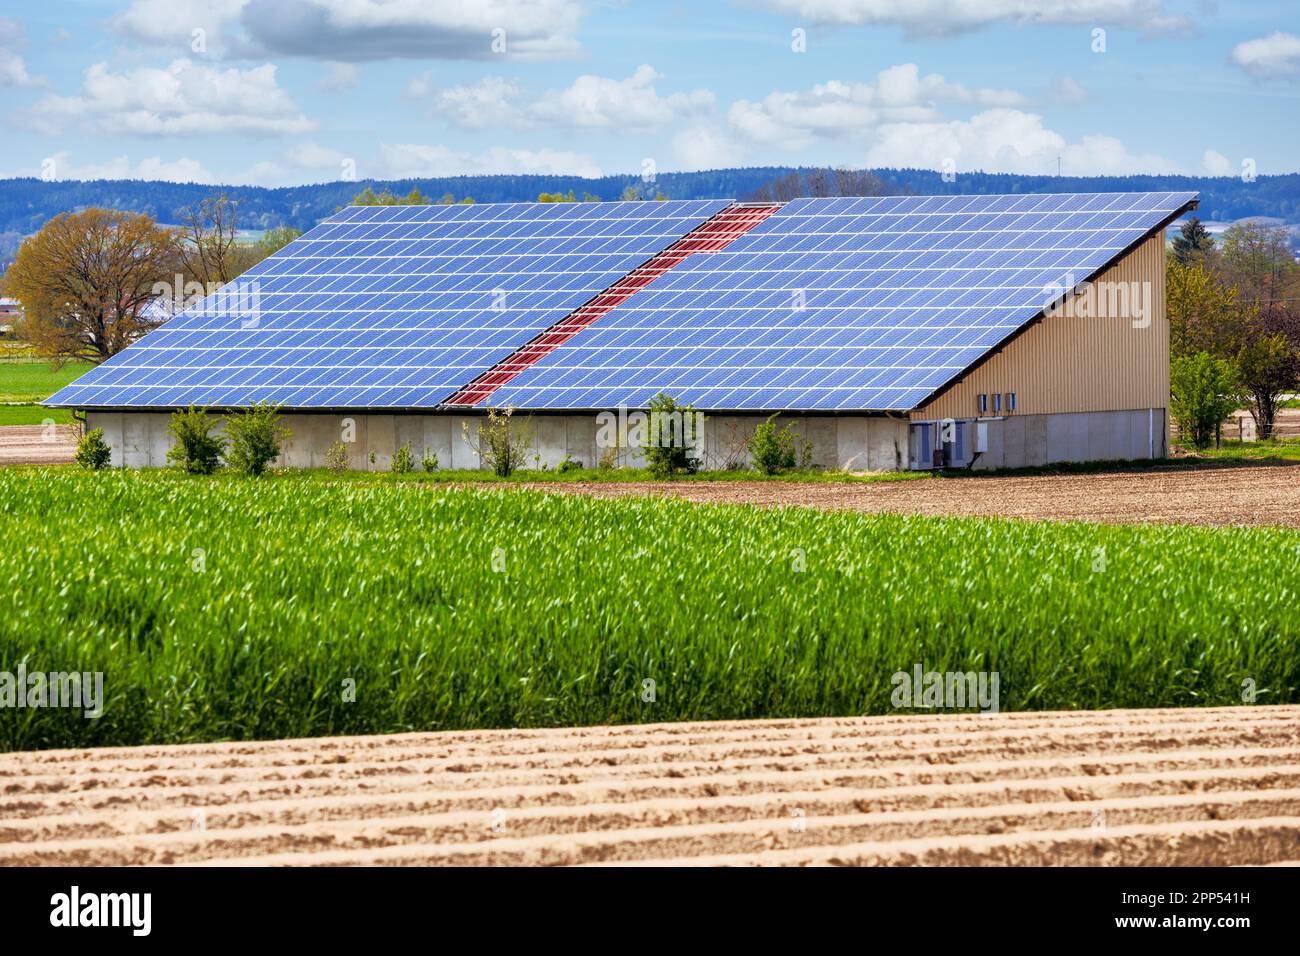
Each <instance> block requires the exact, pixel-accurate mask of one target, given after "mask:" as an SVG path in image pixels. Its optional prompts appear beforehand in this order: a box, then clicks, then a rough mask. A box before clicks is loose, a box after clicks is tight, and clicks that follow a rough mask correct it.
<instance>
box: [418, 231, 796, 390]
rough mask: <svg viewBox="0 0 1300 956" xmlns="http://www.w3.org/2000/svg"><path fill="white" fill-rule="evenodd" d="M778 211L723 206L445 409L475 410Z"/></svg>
mask: <svg viewBox="0 0 1300 956" xmlns="http://www.w3.org/2000/svg"><path fill="white" fill-rule="evenodd" d="M779 208H780V206H728V207H727V208H726V209H724V210H722V212H719V213H717V214H715V215H714V216H713V217H712V218H711V219H708V220H706V221H705V222H703V223H701V224H700V225H698V226H696V227H695V228H694V229H692V230H691V231H690V232H688V233H687V234H686V235H684V236H682V238H680V239H678V240H677V241H676V242H674V243H673V244H672V245H671V246H669V247H668V248H667V249H665V250H664V251H663V252H660V253H659V254H658V255H655V256H653V257H652V258H650V259H648V260H647V261H646V262H644V263H642V264H641V265H639V266H637V267H636V268H635V269H633V270H632V271H631V272H629V273H628V274H627V275H625V276H624V277H623V278H621V279H619V280H618V281H617V282H615V283H614V284H613V285H612V286H610V287H609V288H608V289H606V290H604V291H603V292H600V293H598V294H597V295H595V296H594V297H592V298H591V299H590V300H589V301H587V302H585V303H584V304H582V305H580V306H579V307H578V308H576V309H574V310H573V311H572V312H570V313H569V314H568V315H566V316H565V317H564V318H563V319H561V320H560V321H559V322H557V323H555V325H553V326H551V327H550V328H549V329H547V330H546V331H545V332H542V333H540V334H539V335H537V336H536V337H534V338H533V339H532V340H531V341H529V342H528V343H526V344H525V345H523V346H521V347H520V348H519V349H518V350H517V351H515V352H514V353H513V354H511V355H510V356H509V357H507V358H505V359H502V360H501V361H500V362H498V363H497V364H496V365H494V366H493V367H492V368H490V369H488V371H486V372H484V373H483V374H482V375H480V376H479V377H478V378H476V379H474V381H472V382H470V383H469V384H468V385H466V386H465V387H464V388H462V389H461V390H460V391H458V392H457V393H456V394H455V395H453V396H452V397H451V398H449V399H447V401H446V402H444V403H443V404H445V405H477V404H478V403H479V402H481V401H484V400H485V399H487V398H489V397H490V396H491V395H492V393H493V392H495V391H496V390H497V389H498V388H500V387H501V386H502V385H504V384H506V382H508V381H510V380H511V379H512V378H514V377H515V376H516V375H518V374H519V373H520V372H522V371H523V370H524V369H526V368H528V366H530V365H532V364H533V363H534V362H537V361H539V360H540V359H541V358H542V357H543V356H545V355H548V354H549V353H551V352H553V351H555V350H556V349H557V348H559V347H560V346H561V345H563V344H564V343H565V342H567V341H569V339H571V338H573V337H574V336H575V335H577V334H578V333H579V332H581V331H582V330H583V329H585V328H586V327H587V326H589V325H591V324H592V323H593V322H595V321H596V320H597V319H599V318H600V317H601V316H603V315H606V314H608V313H609V312H610V310H612V309H613V308H614V307H615V306H617V305H619V304H621V303H623V302H625V301H627V300H628V299H629V298H631V297H632V296H633V295H634V294H635V293H636V292H637V291H638V290H640V289H643V288H645V287H646V286H647V285H649V284H650V283H651V282H653V281H654V280H655V279H657V278H659V277H660V276H661V275H663V274H664V273H665V272H667V271H668V270H669V269H671V268H673V266H676V265H677V264H678V263H680V262H682V261H683V260H684V259H686V258H687V257H688V256H692V255H694V254H695V253H697V252H717V251H719V250H720V249H725V248H726V247H727V246H728V245H730V244H731V243H732V242H734V241H735V240H737V239H739V238H740V237H741V236H743V235H744V234H745V233H747V232H749V230H751V229H753V228H754V227H755V226H757V225H758V224H759V223H760V222H762V221H763V220H764V219H766V218H767V217H768V216H770V215H772V213H774V212H776V211H777V209H779Z"/></svg>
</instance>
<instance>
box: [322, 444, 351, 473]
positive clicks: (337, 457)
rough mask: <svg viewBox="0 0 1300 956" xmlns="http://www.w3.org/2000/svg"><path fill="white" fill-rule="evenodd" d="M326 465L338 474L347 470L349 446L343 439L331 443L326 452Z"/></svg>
mask: <svg viewBox="0 0 1300 956" xmlns="http://www.w3.org/2000/svg"><path fill="white" fill-rule="evenodd" d="M325 467H326V468H328V469H329V470H330V471H333V472H337V473H338V474H342V473H343V472H345V471H347V470H348V446H347V445H345V444H343V442H341V441H336V442H335V443H334V444H332V445H330V447H329V450H328V451H326V452H325Z"/></svg>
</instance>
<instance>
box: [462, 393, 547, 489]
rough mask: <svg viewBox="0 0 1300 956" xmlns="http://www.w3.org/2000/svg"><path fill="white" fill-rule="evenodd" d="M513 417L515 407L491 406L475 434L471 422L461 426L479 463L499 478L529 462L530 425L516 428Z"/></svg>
mask: <svg viewBox="0 0 1300 956" xmlns="http://www.w3.org/2000/svg"><path fill="white" fill-rule="evenodd" d="M513 414H514V409H513V408H492V407H490V406H489V407H488V410H487V417H486V418H484V419H483V420H481V421H480V422H479V427H478V433H477V434H476V435H475V434H472V433H471V431H470V427H469V422H464V423H462V425H461V428H462V429H463V432H464V435H465V441H466V442H467V443H468V444H469V446H470V447H471V448H473V449H474V450H475V451H476V452H477V453H478V458H479V461H481V462H482V463H483V465H484V466H486V467H487V468H490V469H492V473H493V474H495V475H497V476H498V477H500V478H508V477H510V475H512V474H513V473H514V472H515V469H517V468H519V467H520V466H522V465H523V463H524V462H525V461H527V457H526V455H527V451H528V446H529V445H531V444H532V429H531V427H530V426H531V422H526V423H524V424H522V425H514V424H512V423H511V421H510V418H511V416H512V415H513Z"/></svg>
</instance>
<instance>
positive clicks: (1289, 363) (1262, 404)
mask: <svg viewBox="0 0 1300 956" xmlns="http://www.w3.org/2000/svg"><path fill="white" fill-rule="evenodd" d="M1237 376H1238V379H1239V381H1240V384H1241V391H1242V397H1243V398H1245V399H1246V400H1247V401H1248V402H1249V404H1250V413H1251V415H1252V416H1253V417H1254V419H1255V428H1256V432H1257V434H1258V436H1259V439H1260V440H1261V441H1267V440H1268V439H1269V438H1270V437H1272V435H1273V422H1274V420H1275V419H1276V418H1277V409H1278V404H1279V403H1280V402H1281V401H1282V396H1283V395H1286V394H1288V393H1290V392H1293V391H1295V387H1296V381H1297V379H1300V355H1297V353H1296V350H1295V349H1294V348H1292V346H1291V343H1290V341H1289V340H1288V339H1287V337H1286V336H1285V335H1283V334H1282V333H1281V332H1275V333H1273V334H1272V335H1257V336H1254V337H1253V338H1251V340H1250V341H1249V342H1247V343H1246V344H1245V345H1244V346H1243V347H1242V349H1241V351H1240V352H1238V353H1237Z"/></svg>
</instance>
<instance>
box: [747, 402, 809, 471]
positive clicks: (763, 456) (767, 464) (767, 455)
mask: <svg viewBox="0 0 1300 956" xmlns="http://www.w3.org/2000/svg"><path fill="white" fill-rule="evenodd" d="M776 417H777V416H776V415H772V416H771V417H770V418H768V420H767V421H765V422H763V424H761V425H759V426H758V427H757V428H755V429H754V434H753V435H751V436H750V438H749V440H748V441H747V442H745V446H746V447H747V448H748V449H749V454H750V455H751V456H752V457H753V459H754V467H755V468H757V469H758V470H759V471H761V472H762V473H763V474H765V475H775V474H776V473H777V472H778V471H784V470H786V469H788V468H793V467H794V460H795V453H794V446H795V439H796V437H797V436H796V435H795V433H794V429H793V428H792V427H791V426H789V425H786V426H785V427H784V428H778V427H777V425H776Z"/></svg>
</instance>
